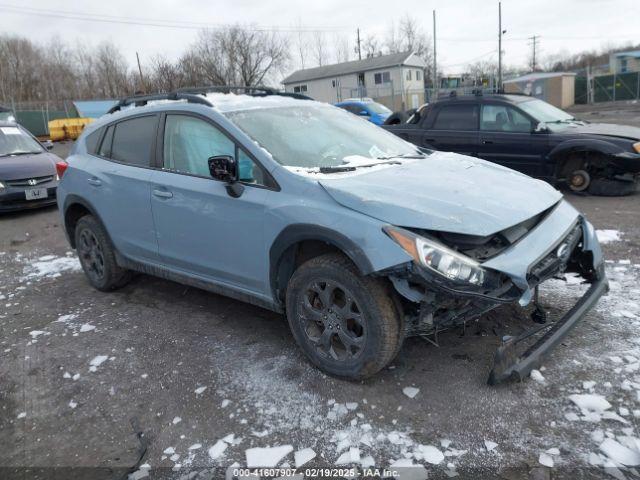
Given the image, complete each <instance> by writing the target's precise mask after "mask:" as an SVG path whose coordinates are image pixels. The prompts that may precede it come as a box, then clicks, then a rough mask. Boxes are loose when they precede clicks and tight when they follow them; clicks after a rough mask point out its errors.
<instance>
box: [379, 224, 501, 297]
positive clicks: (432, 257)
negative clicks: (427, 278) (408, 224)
mask: <svg viewBox="0 0 640 480" xmlns="http://www.w3.org/2000/svg"><path fill="white" fill-rule="evenodd" d="M383 230H384V232H385V233H386V234H387V235H389V236H390V237H391V238H392V239H393V240H395V242H396V243H398V245H400V246H401V247H402V248H403V250H404V251H406V252H407V253H408V254H409V255H410V256H411V257H412V258H413V260H414V262H415V263H416V264H417V265H419V266H421V267H424V268H426V269H427V270H428V271H429V272H432V273H435V274H437V275H439V276H441V277H444V278H446V279H448V280H451V281H453V282H457V283H464V284H467V285H468V284H471V285H473V286H476V287H479V288H482V289H484V288H488V289H493V288H496V287H497V286H499V285H500V284H501V283H502V282H501V276H500V274H498V273H497V272H494V271H492V270H488V269H485V268H483V267H482V265H481V264H480V263H479V262H477V261H476V260H474V259H472V258H469V257H467V256H466V255H463V254H461V253H459V252H456V251H455V250H453V249H451V248H449V247H447V246H445V245H443V244H442V243H440V242H437V241H435V240H432V239H430V238H426V237H422V236H420V235H416V234H415V233H413V232H410V231H408V230H404V229H402V228H398V227H392V226H388V227H384V228H383Z"/></svg>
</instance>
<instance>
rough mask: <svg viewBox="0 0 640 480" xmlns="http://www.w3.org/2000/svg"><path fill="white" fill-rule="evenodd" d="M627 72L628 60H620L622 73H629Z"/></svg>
mask: <svg viewBox="0 0 640 480" xmlns="http://www.w3.org/2000/svg"><path fill="white" fill-rule="evenodd" d="M627 70H628V65H627V59H626V58H621V59H620V73H627Z"/></svg>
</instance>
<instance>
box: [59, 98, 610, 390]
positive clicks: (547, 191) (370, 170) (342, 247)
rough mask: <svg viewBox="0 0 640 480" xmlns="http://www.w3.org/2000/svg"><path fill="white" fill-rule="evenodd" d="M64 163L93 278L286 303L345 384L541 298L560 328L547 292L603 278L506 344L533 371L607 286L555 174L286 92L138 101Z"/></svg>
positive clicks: (76, 244)
mask: <svg viewBox="0 0 640 480" xmlns="http://www.w3.org/2000/svg"><path fill="white" fill-rule="evenodd" d="M225 90H226V91H228V90H229V87H225ZM58 173H59V174H60V176H61V177H62V179H61V182H60V185H59V187H58V205H59V208H60V212H61V215H62V221H63V225H64V227H65V231H66V234H67V237H68V240H69V242H70V244H71V246H72V248H74V249H76V251H77V254H78V256H79V258H80V262H81V264H82V268H83V270H84V272H85V274H86V277H87V279H88V281H89V283H90V284H91V285H92V286H93V287H95V288H97V289H98V290H102V291H111V290H114V289H116V288H119V287H123V286H124V285H125V284H126V283H127V282H129V281H130V280H131V273H132V272H134V271H137V272H144V273H147V274H152V275H157V276H159V277H163V278H166V279H171V280H174V281H178V282H182V283H184V284H187V285H192V286H196V287H199V288H203V289H207V290H210V291H212V292H216V293H220V294H223V295H227V296H230V297H233V298H236V299H240V300H243V301H246V302H250V303H253V304H255V305H259V306H261V307H264V308H267V309H270V310H273V311H276V312H281V313H284V314H286V317H287V319H288V322H289V326H290V328H291V331H292V333H293V337H294V338H295V340H296V342H297V343H298V345H299V346H300V348H301V349H302V351H303V352H304V354H305V355H306V356H307V357H308V358H309V360H310V361H311V362H312V363H313V364H315V365H317V366H318V367H319V368H321V369H322V370H323V371H325V372H327V373H329V374H332V375H336V376H339V377H345V378H350V379H362V378H365V377H369V376H371V375H373V374H375V373H376V372H378V371H379V370H380V369H382V368H384V367H385V365H387V364H388V363H389V362H391V361H392V360H393V358H394V357H395V356H396V354H397V353H398V351H399V349H400V348H401V346H402V343H403V341H404V339H405V338H407V337H409V336H414V335H420V336H423V337H425V336H426V337H430V338H437V334H438V332H440V331H442V330H443V329H448V328H452V327H456V326H462V325H465V324H466V323H467V322H470V321H476V320H478V318H479V317H480V316H481V315H482V314H483V313H485V312H487V311H490V310H492V309H494V308H495V307H497V306H499V305H504V304H509V303H520V304H521V305H527V304H529V303H532V302H533V303H534V304H535V305H536V307H537V309H536V311H535V312H537V316H536V320H537V321H538V322H540V323H544V322H545V319H544V315H543V313H544V312H543V311H542V310H541V307H540V305H539V304H538V302H537V295H536V293H537V288H538V285H540V284H541V283H543V282H545V281H547V280H548V279H550V278H552V277H562V276H563V275H564V273H565V272H575V273H576V274H577V275H579V276H581V277H582V278H583V279H584V280H585V282H587V283H590V284H591V287H590V288H589V289H588V290H587V291H586V293H585V294H584V296H583V297H582V298H581V300H580V301H579V303H578V305H577V306H576V307H574V308H572V309H570V310H569V311H568V312H567V313H566V314H565V315H564V316H563V317H562V318H561V319H560V320H558V321H555V322H550V321H549V322H547V323H545V324H544V325H538V326H536V327H535V329H534V330H533V331H532V332H528V333H529V334H534V333H536V334H538V336H540V338H539V339H538V340H537V341H536V342H535V343H534V344H533V345H529V347H528V349H527V353H526V354H524V355H520V354H516V353H515V352H516V351H517V350H518V348H519V347H522V344H521V341H522V340H523V339H525V338H527V339H528V340H531V338H535V336H534V337H531V336H526V335H524V334H523V335H521V336H518V337H511V338H510V339H509V340H506V341H505V342H504V343H503V344H502V346H501V347H500V348H499V350H498V351H497V352H496V361H495V365H494V367H493V370H492V372H491V375H490V382H492V383H496V382H499V381H502V380H505V379H508V378H511V377H520V378H522V377H524V376H526V375H527V374H528V373H529V372H530V371H531V369H532V368H535V367H536V366H537V365H538V364H539V362H540V361H541V359H542V358H543V356H544V355H545V354H546V353H547V352H548V351H549V350H550V349H551V348H552V347H553V346H555V345H557V344H558V343H559V342H560V341H561V339H562V338H563V337H564V336H565V335H566V334H567V332H568V331H569V330H570V329H571V327H573V326H574V325H575V324H576V323H577V322H578V321H579V320H580V319H581V318H582V317H583V316H584V315H585V313H586V312H587V311H588V310H589V309H590V308H591V307H592V306H593V305H594V304H595V302H596V301H597V300H598V298H599V297H600V296H601V295H602V294H604V292H605V291H606V289H607V279H606V277H605V274H604V268H603V258H602V253H601V251H600V246H599V244H598V240H597V238H596V235H595V231H594V229H593V227H592V225H591V224H590V223H589V222H588V221H587V220H586V219H585V218H584V216H583V215H582V214H580V213H579V212H578V211H576V210H575V209H574V208H573V207H572V206H571V205H570V204H569V203H568V202H566V201H565V200H564V199H563V198H562V195H561V194H560V193H559V192H558V191H556V190H555V189H553V188H552V187H550V186H549V185H548V184H546V183H544V182H542V181H539V180H534V179H531V178H529V177H527V176H525V175H523V174H521V173H517V172H514V171H512V170H509V169H507V168H504V167H501V166H497V165H494V164H491V163H488V162H485V161H482V160H478V159H475V158H470V157H464V156H461V155H458V154H453V153H440V152H432V151H428V150H421V149H419V148H418V147H416V146H415V145H413V144H411V143H409V142H406V141H405V140H402V139H401V138H399V137H396V136H394V135H393V134H391V133H389V132H386V131H384V130H382V129H380V128H377V127H375V126H374V125H371V124H370V123H367V122H362V121H360V120H359V119H357V118H355V117H354V116H353V115H351V114H349V113H347V112H345V111H344V110H341V109H339V108H336V107H334V106H331V105H327V104H323V103H318V102H315V101H312V100H303V99H299V98H294V97H293V96H292V95H288V94H285V93H278V92H274V91H271V90H265V91H255V90H251V89H249V90H246V92H245V93H243V94H233V93H220V92H219V91H218V92H217V91H216V89H215V88H210V89H202V90H191V91H188V92H182V91H178V92H173V93H171V94H164V95H153V96H143V97H132V98H127V99H124V100H122V101H121V102H120V103H119V104H118V105H117V106H116V107H114V108H113V109H112V113H110V114H108V115H105V116H104V117H102V118H101V119H100V120H98V121H96V122H94V123H92V124H91V125H89V126H87V127H86V129H85V130H84V132H83V133H82V135H81V137H80V138H79V140H78V141H77V142H76V143H75V145H74V147H73V150H72V151H71V153H70V156H69V157H68V159H67V163H64V164H62V163H59V164H58Z"/></svg>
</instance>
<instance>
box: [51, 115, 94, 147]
mask: <svg viewBox="0 0 640 480" xmlns="http://www.w3.org/2000/svg"><path fill="white" fill-rule="evenodd" d="M91 122H93V118H58V119H56V120H51V121H50V122H49V137H50V138H51V140H52V141H54V142H57V141H59V140H75V139H76V138H78V137H79V136H80V133H82V130H83V129H84V127H86V126H87V125H89V124H90V123H91Z"/></svg>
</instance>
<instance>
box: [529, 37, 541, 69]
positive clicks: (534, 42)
mask: <svg viewBox="0 0 640 480" xmlns="http://www.w3.org/2000/svg"><path fill="white" fill-rule="evenodd" d="M529 40H531V45H532V46H533V57H532V59H531V71H532V72H535V71H536V66H537V65H536V47H537V46H538V42H539V41H540V35H534V36H533V37H529Z"/></svg>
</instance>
